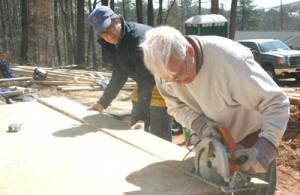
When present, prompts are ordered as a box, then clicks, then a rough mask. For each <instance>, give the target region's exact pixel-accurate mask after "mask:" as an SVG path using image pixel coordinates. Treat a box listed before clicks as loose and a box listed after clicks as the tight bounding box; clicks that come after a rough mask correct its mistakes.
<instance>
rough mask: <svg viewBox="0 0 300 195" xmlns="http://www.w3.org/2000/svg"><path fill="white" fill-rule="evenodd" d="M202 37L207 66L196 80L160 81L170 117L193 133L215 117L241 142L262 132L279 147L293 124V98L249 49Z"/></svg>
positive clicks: (209, 37) (226, 41)
mask: <svg viewBox="0 0 300 195" xmlns="http://www.w3.org/2000/svg"><path fill="white" fill-rule="evenodd" d="M196 38H197V39H198V40H199V41H200V43H201V48H202V52H203V64H202V67H201V69H200V71H199V72H198V73H197V75H196V78H195V79H194V80H193V82H191V83H189V84H175V83H174V84H162V83H160V82H159V79H158V78H156V81H157V87H158V89H159V91H160V93H161V95H162V96H163V97H164V99H165V101H166V104H167V107H168V112H169V114H170V115H173V116H174V117H175V119H176V120H177V121H178V122H179V123H181V124H182V125H183V126H184V127H187V128H189V129H191V125H192V123H193V121H194V120H195V119H196V118H198V117H200V118H202V120H203V123H206V122H207V118H209V119H211V120H213V121H215V122H217V123H218V124H220V125H223V126H225V127H226V128H227V129H228V131H229V132H230V133H231V135H232V137H233V139H234V140H235V142H236V143H238V142H240V141H241V140H243V139H244V138H245V137H246V136H247V135H249V134H251V133H254V132H256V131H257V130H259V129H261V130H262V132H261V133H260V134H259V137H264V138H266V139H268V140H269V141H270V142H271V143H273V144H274V146H277V145H278V143H279V141H280V139H281V137H282V136H283V134H284V132H285V130H286V126H287V123H288V120H289V100H288V98H287V96H286V95H285V94H284V93H283V92H282V91H281V90H280V88H279V87H278V86H277V84H276V83H275V82H274V81H273V80H272V79H271V78H270V77H269V75H268V74H267V73H266V72H265V71H264V70H263V69H262V68H261V66H260V65H259V64H258V63H256V62H255V61H254V58H253V55H252V53H251V51H250V50H249V49H248V48H246V47H244V46H242V45H240V44H239V43H236V42H234V41H232V40H229V39H226V38H222V37H217V36H202V37H200V36H196ZM201 57H202V56H201ZM203 126H205V125H203Z"/></svg>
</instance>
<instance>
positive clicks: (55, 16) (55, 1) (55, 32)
mask: <svg viewBox="0 0 300 195" xmlns="http://www.w3.org/2000/svg"><path fill="white" fill-rule="evenodd" d="M54 36H55V38H54V39H55V48H56V55H57V63H58V67H60V66H61V56H60V49H59V34H58V0H54Z"/></svg>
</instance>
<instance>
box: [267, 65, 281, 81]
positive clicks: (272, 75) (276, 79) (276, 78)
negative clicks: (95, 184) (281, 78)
mask: <svg viewBox="0 0 300 195" xmlns="http://www.w3.org/2000/svg"><path fill="white" fill-rule="evenodd" d="M264 69H265V71H266V72H267V73H268V75H269V76H270V77H271V78H272V79H273V80H274V81H275V82H276V83H277V82H278V76H277V75H276V74H275V71H274V68H273V67H272V66H266V67H264Z"/></svg>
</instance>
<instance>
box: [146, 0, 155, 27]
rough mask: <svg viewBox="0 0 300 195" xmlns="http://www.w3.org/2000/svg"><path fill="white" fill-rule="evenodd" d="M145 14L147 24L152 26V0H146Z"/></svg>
mask: <svg viewBox="0 0 300 195" xmlns="http://www.w3.org/2000/svg"><path fill="white" fill-rule="evenodd" d="M147 14H148V16H147V18H148V20H147V24H148V25H149V26H154V13H153V0H148V6H147Z"/></svg>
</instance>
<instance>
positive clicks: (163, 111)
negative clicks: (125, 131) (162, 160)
mask: <svg viewBox="0 0 300 195" xmlns="http://www.w3.org/2000/svg"><path fill="white" fill-rule="evenodd" d="M136 107H137V104H136V103H135V102H134V101H132V111H131V125H133V124H135V123H136V122H137V118H138V116H137V114H136ZM172 120H173V117H172V116H170V115H169V114H168V113H167V108H166V107H158V106H150V117H149V119H147V120H146V121H150V122H145V131H147V132H149V133H151V134H153V135H156V136H158V137H160V138H162V139H164V140H167V141H170V142H172Z"/></svg>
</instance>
